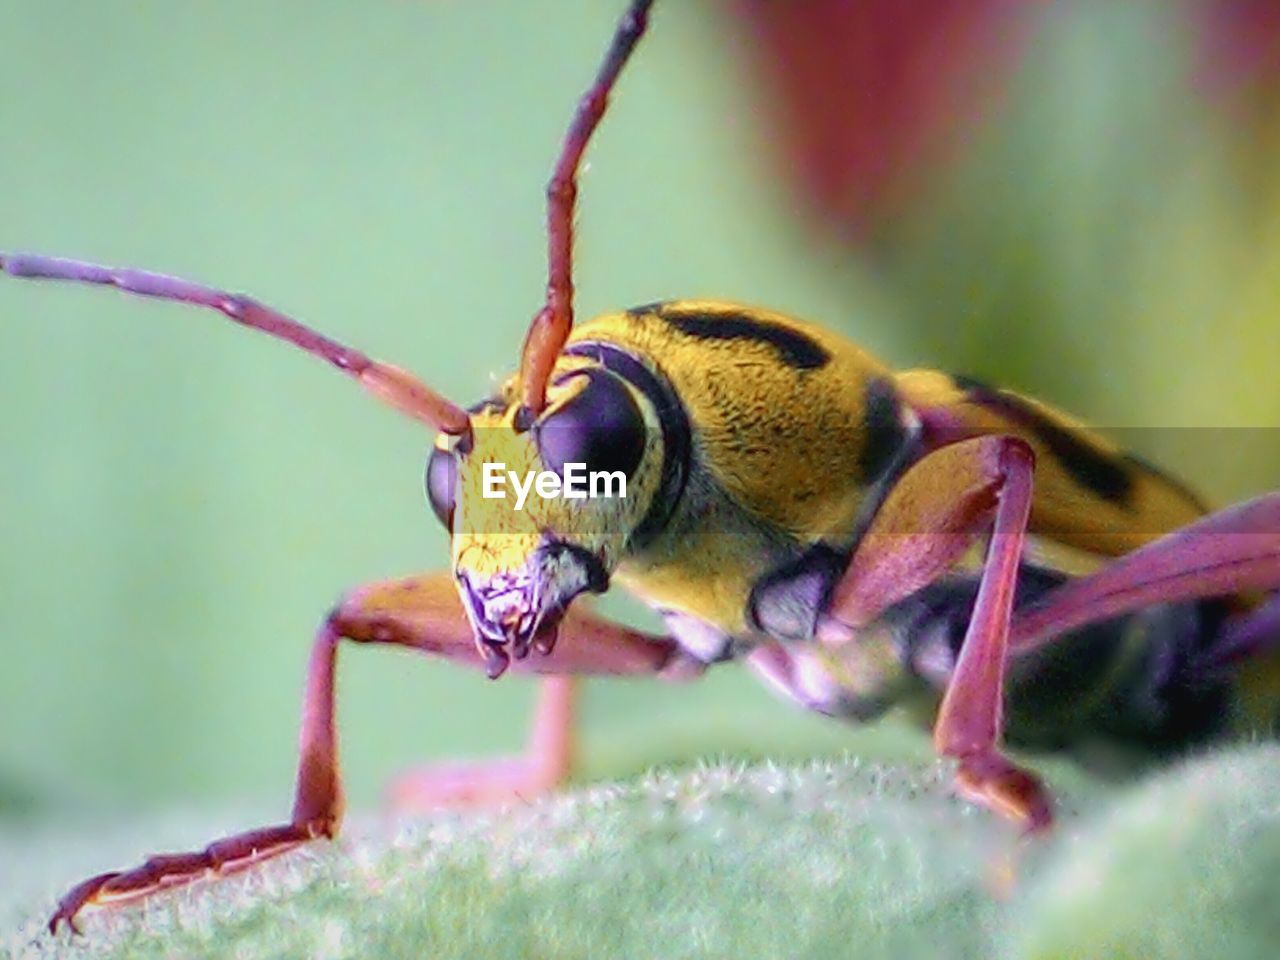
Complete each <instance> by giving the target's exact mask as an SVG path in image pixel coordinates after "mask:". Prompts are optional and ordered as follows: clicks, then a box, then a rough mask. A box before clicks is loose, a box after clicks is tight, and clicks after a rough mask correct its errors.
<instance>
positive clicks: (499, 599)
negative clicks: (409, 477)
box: [426, 362, 661, 676]
mask: <svg viewBox="0 0 1280 960" xmlns="http://www.w3.org/2000/svg"><path fill="white" fill-rule="evenodd" d="M565 366H567V367H568V369H562V370H560V371H559V372H558V374H559V375H558V376H557V377H556V378H554V379H553V381H552V383H551V388H550V389H549V390H548V393H547V401H548V402H547V406H546V408H545V409H544V410H543V411H542V413H541V414H539V415H538V416H537V417H529V416H527V414H526V412H525V411H524V409H523V408H522V407H521V405H520V403H519V400H518V390H517V385H516V383H515V382H514V381H511V382H508V383H507V384H506V385H505V386H504V387H503V389H502V391H501V392H500V393H499V395H498V396H497V397H495V398H492V399H490V400H486V401H484V402H482V403H480V404H477V405H476V406H474V407H472V408H471V409H470V410H469V411H468V412H469V414H470V417H471V430H470V433H469V434H468V435H466V436H463V437H461V438H455V437H446V436H444V435H441V436H440V437H439V438H438V439H437V441H436V445H435V448H434V449H433V450H432V452H431V456H430V459H429V461H428V464H427V478H426V486H427V496H428V499H429V500H430V502H431V505H432V508H433V509H434V510H435V513H436V515H437V516H438V517H439V518H440V520H441V521H442V522H443V523H444V524H445V525H446V527H448V529H449V531H450V534H451V538H452V569H453V575H454V578H455V580H456V581H457V585H458V591H459V594H460V595H461V598H462V602H463V606H464V607H465V609H466V611H467V614H468V616H469V617H470V619H471V624H472V627H473V628H474V630H475V634H476V643H477V646H478V647H479V649H480V650H481V652H482V653H483V654H484V656H485V657H486V660H487V662H488V665H489V673H490V675H491V676H497V675H498V674H500V673H501V672H502V670H503V669H505V667H506V665H507V662H508V659H509V657H515V658H517V659H520V658H522V657H524V656H525V655H526V654H527V653H528V651H529V649H530V648H533V649H535V650H537V651H539V652H542V653H548V652H550V650H551V647H552V645H553V644H554V641H555V631H556V628H557V626H558V624H559V622H560V619H561V617H562V616H563V615H564V611H565V610H566V609H567V608H568V606H569V604H570V603H571V602H572V601H573V599H574V598H575V597H577V596H578V595H580V594H582V593H586V592H591V593H601V592H603V591H604V590H606V589H607V588H608V585H609V578H610V575H611V574H612V573H613V571H614V570H615V569H616V567H617V565H618V562H619V560H620V559H621V557H622V556H623V554H624V552H625V551H626V548H627V543H628V540H629V538H630V535H631V532H632V531H633V530H634V529H635V527H636V525H637V523H638V522H639V520H640V518H641V517H643V516H644V514H645V511H646V509H647V507H648V502H649V500H651V499H652V496H653V493H652V489H651V488H652V487H653V486H654V485H655V484H654V482H653V479H652V477H651V476H650V475H651V474H655V473H656V471H653V470H650V469H648V468H647V466H648V463H649V462H650V461H651V460H652V459H653V458H654V456H655V451H658V450H660V444H661V440H660V439H659V437H658V435H657V433H656V432H655V430H654V429H652V428H651V424H650V422H649V417H648V415H647V414H646V412H645V405H643V404H641V403H639V402H638V401H637V397H636V395H635V392H634V390H633V389H632V387H631V386H630V385H629V384H627V382H626V381H624V380H623V379H621V378H620V377H618V376H616V375H615V374H613V373H611V372H609V371H607V370H605V369H603V368H601V367H598V366H594V365H591V364H588V363H586V362H567V363H566V364H565ZM658 460H659V461H660V460H661V457H660V454H659V455H658Z"/></svg>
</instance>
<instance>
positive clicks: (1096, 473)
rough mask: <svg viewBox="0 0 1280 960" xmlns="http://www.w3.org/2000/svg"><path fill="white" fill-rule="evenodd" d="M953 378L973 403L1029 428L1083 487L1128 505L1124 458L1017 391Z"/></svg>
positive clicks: (1130, 477)
mask: <svg viewBox="0 0 1280 960" xmlns="http://www.w3.org/2000/svg"><path fill="white" fill-rule="evenodd" d="M952 379H953V380H954V381H955V383H956V386H958V387H960V388H961V389H962V390H964V391H965V393H967V394H968V395H969V399H970V400H972V401H973V402H974V403H978V404H981V405H982V406H984V407H987V408H988V409H990V410H994V411H996V412H997V413H1001V414H1004V415H1005V416H1007V417H1009V419H1010V420H1012V421H1014V422H1015V423H1017V424H1019V425H1020V426H1023V427H1026V428H1027V430H1029V431H1030V432H1031V434H1032V435H1033V436H1034V437H1035V438H1036V439H1037V440H1039V441H1040V442H1041V443H1042V444H1044V445H1045V447H1046V448H1047V449H1048V451H1049V453H1050V454H1051V455H1052V456H1053V458H1054V459H1055V460H1057V461H1058V463H1059V464H1060V465H1061V466H1062V469H1063V470H1065V471H1066V472H1067V474H1068V475H1069V476H1070V477H1071V479H1073V480H1075V481H1076V483H1078V484H1080V486H1082V487H1084V488H1085V489H1086V490H1088V491H1089V492H1090V493H1092V494H1094V495H1095V496H1097V497H1099V498H1101V499H1103V500H1106V501H1107V502H1108V503H1115V504H1119V505H1121V506H1126V505H1128V503H1129V498H1130V497H1131V496H1132V494H1133V475H1132V473H1130V471H1129V469H1128V468H1127V466H1126V463H1125V461H1124V460H1123V459H1121V458H1119V457H1115V456H1112V455H1111V454H1108V453H1105V452H1103V451H1101V450H1097V449H1095V448H1094V447H1092V446H1090V445H1089V444H1088V443H1087V442H1085V441H1083V440H1081V439H1080V438H1079V437H1077V436H1076V435H1075V434H1073V433H1072V432H1071V431H1070V430H1067V429H1066V428H1065V427H1062V426H1060V425H1058V424H1056V423H1054V422H1053V421H1052V420H1050V419H1049V418H1048V417H1046V416H1045V415H1044V414H1043V413H1041V412H1040V411H1039V410H1037V409H1036V408H1035V407H1033V406H1031V405H1030V404H1028V403H1027V402H1026V401H1025V400H1023V399H1022V398H1021V397H1018V396H1016V395H1015V394H1012V393H1008V392H1007V391H1004V390H997V389H995V388H994V387H989V386H987V385H986V384H985V383H982V382H981V381H979V380H975V379H973V378H972V377H965V376H953V377H952Z"/></svg>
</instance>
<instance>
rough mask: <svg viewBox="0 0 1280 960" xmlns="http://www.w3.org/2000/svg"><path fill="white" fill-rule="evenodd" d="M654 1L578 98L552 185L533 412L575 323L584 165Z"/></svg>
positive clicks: (535, 327) (529, 378) (642, 5)
mask: <svg viewBox="0 0 1280 960" xmlns="http://www.w3.org/2000/svg"><path fill="white" fill-rule="evenodd" d="M651 6H653V0H633V2H632V3H631V6H630V7H628V8H627V12H626V13H625V14H623V17H622V20H621V21H620V22H619V23H618V29H617V31H616V32H615V33H614V35H613V42H612V43H611V44H610V45H609V52H608V53H606V54H605V58H604V62H603V63H601V64H600V70H599V72H597V73H596V79H595V82H594V83H593V84H592V85H591V87H590V89H588V90H587V92H586V93H585V94H583V96H582V99H581V100H580V101H578V109H577V111H576V112H575V113H574V115H573V122H572V123H571V124H570V125H569V132H568V134H567V135H566V137H565V140H564V146H563V147H562V148H561V150H560V158H559V159H558V160H557V161H556V166H555V170H554V171H553V173H552V174H551V181H550V182H549V183H548V184H547V261H548V263H547V266H548V270H547V302H546V304H545V305H544V306H543V308H542V309H541V310H539V311H538V313H537V314H536V315H535V316H534V318H533V322H532V323H530V324H529V332H528V333H527V334H526V335H525V339H524V348H523V350H522V351H521V354H520V384H521V387H520V399H521V402H522V403H523V405H524V409H525V411H526V416H527V415H534V414H537V413H540V412H541V411H542V408H543V407H544V406H546V394H547V381H548V380H549V379H550V377H551V368H552V367H553V366H554V365H555V362H556V357H557V356H559V354H560V350H561V348H563V347H564V344H565V341H566V340H568V339H569V331H570V330H571V329H572V328H573V207H574V201H575V200H576V199H577V195H578V168H579V166H580V165H581V164H582V155H583V153H584V152H585V151H586V149H587V143H588V142H589V141H590V140H591V135H592V134H593V133H594V132H595V129H596V126H597V125H598V124H599V123H600V118H601V117H603V116H604V112H605V108H606V106H607V105H608V102H609V94H610V92H611V91H612V90H613V85H614V84H615V83H616V82H617V79H618V74H619V73H621V72H622V68H623V66H624V65H625V64H626V62H627V60H628V59H629V58H630V57H631V52H632V51H633V50H634V49H635V47H636V44H637V43H639V41H640V38H641V37H642V36H644V32H645V29H646V28H647V27H648V25H649V8H650V7H651Z"/></svg>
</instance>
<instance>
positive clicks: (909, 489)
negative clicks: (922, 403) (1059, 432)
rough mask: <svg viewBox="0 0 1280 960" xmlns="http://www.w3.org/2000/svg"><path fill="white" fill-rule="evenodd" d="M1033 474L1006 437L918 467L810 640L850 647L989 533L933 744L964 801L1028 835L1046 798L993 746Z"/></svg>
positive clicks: (1042, 817) (872, 531)
mask: <svg viewBox="0 0 1280 960" xmlns="http://www.w3.org/2000/svg"><path fill="white" fill-rule="evenodd" d="M1033 470H1034V457H1033V455H1032V453H1031V450H1030V448H1029V447H1028V446H1027V445H1026V444H1025V443H1024V442H1023V441H1021V440H1019V439H1017V438H1014V437H1006V436H993V437H981V438H978V439H973V440H967V441H963V442H960V443H956V444H953V445H950V446H947V447H943V448H941V449H939V450H937V451H935V452H933V453H931V454H929V455H927V456H925V457H924V458H923V459H921V460H920V461H919V462H918V463H917V464H916V465H914V466H913V467H912V468H911V469H910V470H908V471H907V472H906V474H904V476H903V477H902V479H901V480H899V482H898V483H897V485H896V486H895V487H894V489H893V491H892V492H891V493H890V494H889V495H888V497H887V498H886V499H885V502H884V504H883V505H882V506H881V508H880V510H879V511H878V512H877V514H876V517H875V519H874V521H873V522H872V524H871V526H870V528H869V529H868V531H867V534H866V536H865V537H864V538H863V539H862V541H861V543H860V544H859V546H858V548H857V550H856V551H855V553H854V556H853V558H852V560H851V561H850V563H849V566H848V568H847V569H846V571H845V572H844V574H843V575H842V576H841V578H840V580H839V581H838V582H837V583H836V584H835V586H834V589H833V591H832V595H831V600H830V603H829V606H828V609H827V610H826V612H825V614H824V616H823V618H822V620H821V622H820V623H819V628H818V636H819V639H820V640H823V641H825V642H828V643H840V642H850V639H851V636H852V633H853V631H856V629H857V628H858V627H860V626H864V625H866V624H868V623H871V622H872V621H874V620H875V619H876V618H877V617H878V616H879V615H880V614H881V613H883V612H884V611H885V610H887V609H888V608H889V607H891V606H892V605H893V604H894V603H896V602H897V601H898V600H901V599H903V598H905V597H907V596H910V595H911V594H912V593H914V592H915V591H917V590H919V589H920V588H922V587H924V586H926V585H927V584H929V583H931V582H933V581H934V580H936V579H937V578H938V577H939V576H941V575H943V574H944V573H946V572H947V571H948V570H949V569H951V567H952V566H953V565H954V564H955V563H956V562H957V561H958V560H959V559H960V558H961V557H962V556H963V554H964V553H965V552H966V551H967V550H968V549H969V547H970V545H971V543H972V541H973V539H974V538H975V537H976V536H978V535H980V534H981V533H983V532H985V531H986V530H987V529H990V530H991V535H990V540H989V543H988V547H987V553H986V558H985V561H984V563H983V567H982V574H981V578H980V580H979V586H978V596H977V602H976V604H975V607H974V611H973V615H972V617H971V619H970V621H969V626H968V629H967V630H966V632H965V636H964V640H963V643H962V644H961V647H960V651H959V655H958V657H957V659H956V663H955V666H954V668H953V669H952V671H951V675H950V677H949V679H948V681H947V685H946V691H945V693H944V695H943V698H942V704H941V706H940V708H939V710H938V717H937V720H936V722H935V726H934V743H935V745H936V747H937V749H938V752H939V753H941V754H942V755H943V756H946V757H950V758H952V759H955V760H956V761H957V762H958V764H959V766H958V769H957V773H956V784H957V787H958V788H959V790H960V792H961V793H963V794H964V795H966V796H967V797H969V798H970V799H972V800H975V801H977V802H979V803H982V804H983V805H984V806H987V807H990V808H992V809H994V810H995V811H997V812H998V813H1000V814H1002V815H1004V816H1006V817H1008V818H1010V819H1012V820H1014V821H1016V822H1018V823H1019V824H1020V825H1021V826H1023V827H1024V828H1025V829H1026V830H1028V831H1038V830H1042V829H1044V828H1046V827H1047V826H1048V825H1049V824H1050V822H1051V820H1052V815H1051V813H1050V805H1049V799H1048V795H1047V792H1046V791H1045V789H1044V787H1043V785H1042V784H1041V783H1040V781H1039V780H1038V779H1037V778H1036V777H1035V776H1034V775H1033V774H1031V773H1029V772H1027V771H1024V770H1022V769H1021V768H1019V767H1017V766H1016V765H1014V764H1013V763H1012V762H1011V761H1010V760H1008V759H1007V758H1006V757H1005V756H1004V755H1003V753H1001V751H1000V739H1001V734H1002V730H1003V726H1002V725H1003V697H1004V675H1005V663H1006V660H1007V658H1008V644H1009V623H1010V618H1011V614H1012V610H1013V599H1014V590H1015V588H1016V586H1017V580H1018V567H1019V563H1020V561H1021V557H1022V546H1023V541H1024V539H1025V535H1026V529H1027V522H1028V518H1029V516H1030V511H1031V496H1032V473H1033ZM853 642H856V640H854V641H853Z"/></svg>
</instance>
